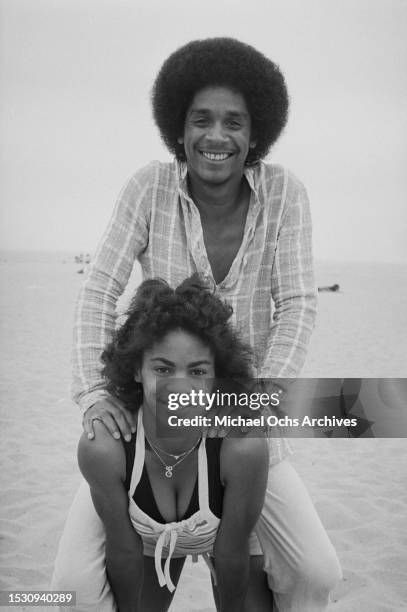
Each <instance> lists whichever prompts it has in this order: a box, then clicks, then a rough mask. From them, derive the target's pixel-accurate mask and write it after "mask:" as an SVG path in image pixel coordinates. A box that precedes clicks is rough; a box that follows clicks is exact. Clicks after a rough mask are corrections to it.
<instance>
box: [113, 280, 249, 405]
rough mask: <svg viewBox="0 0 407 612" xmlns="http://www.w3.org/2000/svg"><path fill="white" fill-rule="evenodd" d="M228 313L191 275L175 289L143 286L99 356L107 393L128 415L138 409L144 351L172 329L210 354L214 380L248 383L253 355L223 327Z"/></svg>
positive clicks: (160, 283) (157, 284) (147, 283)
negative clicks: (137, 378)
mask: <svg viewBox="0 0 407 612" xmlns="http://www.w3.org/2000/svg"><path fill="white" fill-rule="evenodd" d="M232 312H233V310H232V307H231V306H228V305H227V304H225V303H223V302H222V301H221V300H220V299H219V298H217V297H216V296H215V295H214V293H213V291H210V290H208V289H207V288H206V287H205V285H204V284H203V282H202V281H201V280H200V279H199V276H198V275H197V274H194V275H193V276H192V277H191V278H189V279H187V280H185V281H184V282H183V283H181V285H179V287H177V288H176V289H171V287H170V286H169V285H168V284H167V283H166V282H165V281H163V280H161V279H152V280H148V281H145V282H143V283H142V284H141V285H140V287H139V289H138V290H137V292H136V294H135V296H134V298H133V300H132V302H131V304H130V308H129V310H128V312H127V319H126V321H125V323H124V324H123V325H122V327H120V328H119V329H118V330H116V332H115V334H114V337H113V340H112V342H111V343H110V344H109V345H108V346H107V347H106V349H105V351H104V352H103V354H102V361H103V363H104V364H105V365H104V368H103V376H104V378H105V380H106V388H107V390H108V391H109V392H110V393H111V394H112V395H114V396H115V397H117V398H118V399H120V400H121V401H123V402H124V404H125V406H126V407H127V408H129V409H130V410H136V409H138V407H139V406H140V403H141V401H142V385H141V384H140V383H138V382H136V381H135V380H134V374H135V371H136V370H137V369H138V368H141V366H142V361H143V355H144V353H145V351H146V350H148V349H150V348H151V347H152V346H153V345H154V344H156V343H157V342H160V341H161V340H162V339H163V338H164V337H165V335H166V334H167V333H168V332H170V331H173V330H176V329H181V330H184V331H186V332H188V333H190V334H193V335H195V336H197V337H198V338H199V339H200V340H201V341H202V342H203V343H204V344H205V345H206V346H208V347H209V348H210V349H211V350H212V352H213V354H214V360H215V376H216V378H219V379H229V380H231V379H233V380H236V379H248V378H250V375H251V364H252V359H253V355H252V352H251V350H250V348H249V347H248V346H246V345H245V344H243V343H242V342H241V340H240V338H239V336H238V334H237V332H236V331H235V330H234V329H233V328H232V326H231V324H230V322H229V319H230V316H231V314H232Z"/></svg>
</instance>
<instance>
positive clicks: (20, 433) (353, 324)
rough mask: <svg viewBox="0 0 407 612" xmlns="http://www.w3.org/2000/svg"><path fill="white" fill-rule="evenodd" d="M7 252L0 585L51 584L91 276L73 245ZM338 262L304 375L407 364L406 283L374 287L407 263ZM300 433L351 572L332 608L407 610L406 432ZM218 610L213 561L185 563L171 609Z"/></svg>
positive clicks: (73, 471) (385, 370)
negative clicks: (75, 362)
mask: <svg viewBox="0 0 407 612" xmlns="http://www.w3.org/2000/svg"><path fill="white" fill-rule="evenodd" d="M4 259H5V257H4V256H3V261H2V262H1V263H0V273H1V279H0V281H1V287H2V293H1V303H0V314H1V317H0V321H1V331H0V339H1V347H2V350H1V364H0V368H1V371H0V375H1V383H0V385H1V386H0V393H1V412H0V432H1V433H0V444H1V455H0V457H1V470H0V484H1V504H0V549H1V558H0V589H46V588H48V586H49V580H50V576H51V572H52V565H53V559H54V556H55V552H56V547H57V542H58V538H59V536H60V534H61V531H62V528H63V524H64V520H65V516H66V512H67V509H68V507H69V505H70V503H71V500H72V498H73V495H74V493H75V491H76V489H77V487H78V483H79V481H80V475H79V472H78V469H77V466H76V456H75V455H76V444H77V440H78V438H79V435H80V432H81V425H80V417H79V413H78V410H77V408H76V406H74V405H73V404H72V403H71V402H70V400H69V378H70V366H69V363H70V341H71V329H72V318H73V307H74V302H75V297H76V294H77V291H78V288H79V284H80V282H81V280H82V276H81V275H78V274H77V266H75V265H74V264H73V260H72V259H68V258H66V257H65V261H66V263H62V261H63V258H62V256H58V257H55V258H54V261H53V262H52V263H50V260H49V258H48V259H47V258H45V261H44V262H42V263H41V262H39V261H36V262H34V263H27V262H26V261H25V262H24V261H20V262H16V261H15V259H14V260H13V261H10V259H9V260H8V261H4ZM23 259H24V258H23ZM329 269H330V268H329V266H325V268H324V271H323V272H322V273H321V278H320V284H333V283H335V282H338V283H340V284H341V287H342V288H343V289H342V293H341V294H338V295H336V294H323V295H321V299H320V312H319V322H318V326H317V329H316V332H315V335H314V338H313V342H312V345H311V350H310V356H309V359H308V361H307V364H306V367H305V369H304V373H303V374H304V376H321V377H323V376H381V377H385V376H394V377H397V376H405V365H404V364H405V363H406V359H405V357H406V348H405V345H404V346H403V345H402V342H401V338H402V335H401V331H402V329H404V330H405V329H406V322H407V321H406V316H407V315H406V313H407V308H406V295H405V294H404V295H401V296H400V294H398V295H394V296H393V297H392V298H389V296H388V295H387V296H386V300H384V299H383V297H380V296H378V293H377V287H378V286H383V283H384V284H386V283H387V285H385V286H386V287H387V286H389V287H390V286H394V283H396V282H399V281H400V280H401V278H402V277H403V275H404V278H405V268H403V267H401V266H398V267H397V266H395V267H392V268H391V269H390V268H389V267H387V268H386V267H382V268H381V269H379V272H378V271H377V269H376V271H375V272H374V271H373V268H371V267H370V268H369V266H365V267H363V266H362V265H359V267H354V268H353V270H350V269H349V266H348V267H347V268H346V267H342V268H341V267H340V266H339V267H338V266H336V267H333V266H331V273H329ZM363 270H364V272H363ZM323 273H325V277H322V274H323ZM389 275H390V278H389ZM392 275H393V276H392ZM361 279H362V280H363V282H361ZM362 294H363V295H362ZM390 295H391V294H390ZM375 296H376V299H374V298H375ZM362 297H363V300H362ZM378 302H379V303H378ZM386 313H387V314H386ZM388 313H391V316H389V315H388ZM385 315H386V316H385ZM338 320H340V321H341V324H340V330H341V331H340V333H339V332H338ZM335 330H336V331H335ZM375 334H376V335H375ZM403 369H404V371H403ZM345 370H346V371H345ZM350 372H351V374H350ZM293 444H294V446H295V450H296V453H295V456H294V457H293V459H292V461H293V464H294V465H295V467H296V468H297V469H298V471H299V473H300V474H301V476H302V477H303V479H304V481H305V483H306V485H307V487H308V489H309V491H310V494H311V496H312V498H313V500H314V502H315V504H316V507H317V510H318V512H319V514H320V516H321V518H322V521H323V523H324V525H325V527H326V529H327V530H328V533H329V535H330V537H331V539H332V542H333V543H334V545H335V547H336V550H337V552H338V555H339V558H340V560H341V563H342V566H343V572H344V580H343V581H342V582H341V583H340V584H339V585H338V587H337V589H336V590H335V591H334V593H333V594H332V600H333V603H332V604H331V606H330V610H333V611H336V612H353V611H357V612H390V611H396V610H399V611H402V610H403V611H405V610H406V609H407V535H406V530H405V523H406V519H407V488H406V482H407V461H406V456H407V450H406V440H404V439H397V438H395V439H359V440H340V439H331V440H321V439H315V440H312V439H308V440H295V441H294V443H293ZM15 609H21V610H24V609H25V608H24V607H22V608H15ZM27 609H28V608H27ZM37 609H39V608H37ZM45 609H47V608H45ZM213 610H214V606H213V601H212V596H211V592H210V585H209V578H208V571H207V568H206V566H205V565H204V564H203V562H199V563H198V565H192V564H190V563H188V564H187V566H186V568H185V570H184V574H183V577H182V580H181V582H180V585H179V588H178V592H177V594H176V597H175V600H174V602H173V605H172V607H171V611H172V612H191V611H196V612H198V611H200V612H204V611H205V612H209V611H213Z"/></svg>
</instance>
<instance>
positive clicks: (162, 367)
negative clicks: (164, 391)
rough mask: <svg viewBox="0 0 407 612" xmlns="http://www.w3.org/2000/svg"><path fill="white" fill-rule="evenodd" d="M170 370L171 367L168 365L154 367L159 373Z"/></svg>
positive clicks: (165, 372)
mask: <svg viewBox="0 0 407 612" xmlns="http://www.w3.org/2000/svg"><path fill="white" fill-rule="evenodd" d="M169 371H170V368H167V367H166V366H158V367H157V368H154V372H156V373H157V374H168V373H169Z"/></svg>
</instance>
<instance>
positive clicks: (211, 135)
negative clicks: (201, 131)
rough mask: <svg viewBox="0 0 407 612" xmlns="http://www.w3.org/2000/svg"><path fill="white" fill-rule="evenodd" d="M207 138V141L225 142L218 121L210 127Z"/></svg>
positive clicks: (225, 137) (220, 124) (222, 130)
mask: <svg viewBox="0 0 407 612" xmlns="http://www.w3.org/2000/svg"><path fill="white" fill-rule="evenodd" d="M207 138H208V140H209V141H213V142H225V140H226V139H227V136H226V134H225V131H224V129H223V126H222V123H221V122H220V121H217V122H215V123H213V124H212V125H211V127H210V129H209V131H208V134H207Z"/></svg>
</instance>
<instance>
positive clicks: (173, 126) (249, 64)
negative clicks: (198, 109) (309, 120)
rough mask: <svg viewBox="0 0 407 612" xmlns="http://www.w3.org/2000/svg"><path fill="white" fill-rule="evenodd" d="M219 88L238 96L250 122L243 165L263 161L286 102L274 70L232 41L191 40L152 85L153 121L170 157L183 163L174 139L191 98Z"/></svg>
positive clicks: (282, 118) (259, 56)
mask: <svg viewBox="0 0 407 612" xmlns="http://www.w3.org/2000/svg"><path fill="white" fill-rule="evenodd" d="M211 86H222V87H228V88H230V89H231V90H232V91H235V92H238V93H240V94H241V95H243V98H244V99H245V102H246V105H247V108H248V111H249V113H250V117H251V124H252V138H253V140H255V141H256V143H257V144H256V146H255V147H254V148H253V149H251V150H250V152H249V154H248V156H247V160H246V164H248V165H249V164H253V163H256V162H257V161H258V160H259V159H262V158H263V157H265V156H266V155H267V153H268V151H269V149H270V147H271V146H272V145H273V144H274V143H275V141H276V140H277V138H278V137H279V135H280V133H281V131H282V130H283V128H284V126H285V124H286V122H287V116H288V105H289V98H288V92H287V87H286V83H285V80H284V77H283V75H282V73H281V71H280V70H279V68H278V66H277V65H276V64H275V63H274V62H272V61H271V60H269V59H268V58H267V57H265V56H264V55H263V54H262V53H260V52H259V51H257V50H256V49H255V48H254V47H252V46H250V45H247V44H245V43H242V42H240V41H238V40H235V39H233V38H207V39H204V40H194V41H192V42H190V43H188V44H186V45H184V46H182V47H180V48H179V49H177V50H176V51H175V52H174V53H172V54H171V55H170V56H169V57H168V58H167V60H166V61H165V62H164V64H163V65H162V67H161V69H160V71H159V73H158V75H157V78H156V80H155V82H154V85H153V89H152V93H151V99H152V106H153V116H154V121H155V123H156V125H157V127H158V129H159V130H160V133H161V137H162V140H163V141H164V144H165V145H166V146H167V148H168V149H169V150H170V152H171V153H173V154H175V156H176V158H177V159H178V160H180V161H185V152H184V147H183V145H181V144H180V143H178V141H177V139H178V138H179V137H180V136H182V135H183V133H184V124H185V117H186V114H187V111H188V108H189V107H190V105H191V103H192V100H193V98H194V96H195V94H196V93H197V92H198V91H201V90H202V89H205V88H206V87H211Z"/></svg>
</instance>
